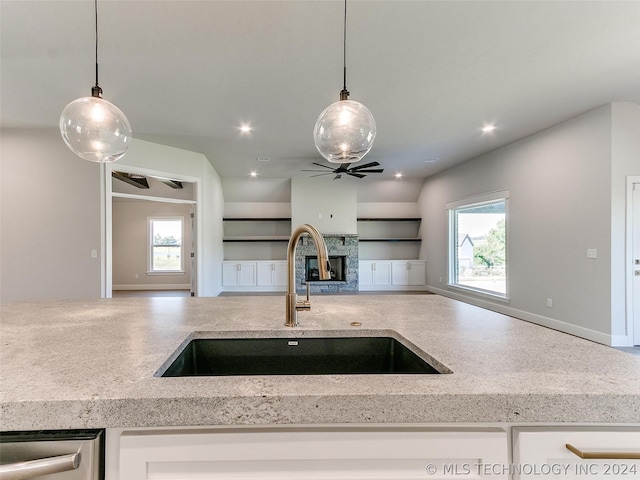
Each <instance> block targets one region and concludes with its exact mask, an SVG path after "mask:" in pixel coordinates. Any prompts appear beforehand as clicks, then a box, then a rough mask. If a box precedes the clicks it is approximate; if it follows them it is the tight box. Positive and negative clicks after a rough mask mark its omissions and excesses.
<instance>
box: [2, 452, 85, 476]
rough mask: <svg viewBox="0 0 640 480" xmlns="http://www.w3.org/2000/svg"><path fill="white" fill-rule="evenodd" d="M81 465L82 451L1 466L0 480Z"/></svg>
mask: <svg viewBox="0 0 640 480" xmlns="http://www.w3.org/2000/svg"><path fill="white" fill-rule="evenodd" d="M78 467H80V452H76V453H71V454H68V455H60V456H57V457H49V458H41V459H39V460H30V461H28V462H18V463H11V464H8V465H1V466H0V480H26V479H28V478H33V477H36V476H40V475H50V474H53V473H61V472H68V471H70V470H76V469H77V468H78Z"/></svg>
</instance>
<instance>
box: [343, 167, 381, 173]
mask: <svg viewBox="0 0 640 480" xmlns="http://www.w3.org/2000/svg"><path fill="white" fill-rule="evenodd" d="M350 171H351V172H354V173H355V172H356V170H354V169H353V168H352V169H351V170H350ZM382 172H384V169H383V168H374V169H373V170H358V171H357V173H382Z"/></svg>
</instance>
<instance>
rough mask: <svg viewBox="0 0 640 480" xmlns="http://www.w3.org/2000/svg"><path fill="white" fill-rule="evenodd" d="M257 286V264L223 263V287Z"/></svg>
mask: <svg viewBox="0 0 640 480" xmlns="http://www.w3.org/2000/svg"><path fill="white" fill-rule="evenodd" d="M255 285H256V262H222V286H224V287H252V286H255Z"/></svg>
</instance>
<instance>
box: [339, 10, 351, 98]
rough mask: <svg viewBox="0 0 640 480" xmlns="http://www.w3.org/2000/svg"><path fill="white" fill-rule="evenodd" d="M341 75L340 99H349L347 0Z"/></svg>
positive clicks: (343, 29)
mask: <svg viewBox="0 0 640 480" xmlns="http://www.w3.org/2000/svg"><path fill="white" fill-rule="evenodd" d="M342 75H343V87H342V91H341V92H340V100H348V99H349V91H348V90H347V0H344V23H343V28H342Z"/></svg>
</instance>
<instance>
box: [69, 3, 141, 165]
mask: <svg viewBox="0 0 640 480" xmlns="http://www.w3.org/2000/svg"><path fill="white" fill-rule="evenodd" d="M94 8H95V20H96V28H95V33H96V84H95V85H94V86H93V87H92V88H91V96H90V97H83V98H78V99H77V100H74V101H72V102H71V103H69V104H68V105H67V106H66V107H65V109H64V110H63V111H62V115H60V123H59V126H60V134H61V135H62V139H63V140H64V143H65V144H66V145H67V147H69V149H70V150H71V151H72V152H73V153H75V154H76V155H78V156H79V157H80V158H82V159H84V160H89V161H91V162H100V163H110V162H115V161H116V160H118V159H120V158H122V157H123V156H124V154H125V153H127V150H128V149H129V145H130V143H131V125H130V124H129V120H127V117H126V116H125V114H124V113H122V111H121V110H120V109H119V108H118V107H116V106H115V105H113V104H112V103H110V102H108V101H106V100H104V99H103V98H102V88H100V86H99V85H98V0H95V1H94Z"/></svg>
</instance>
